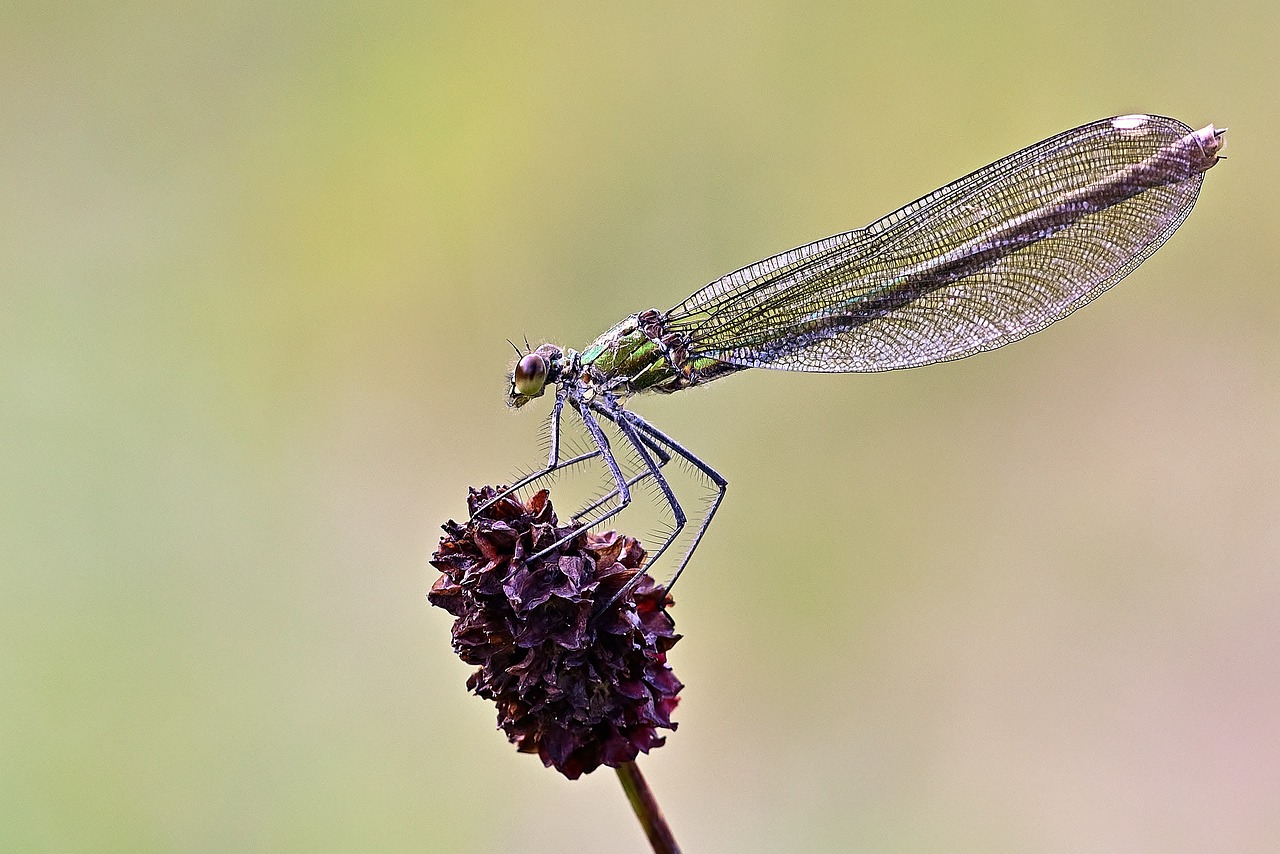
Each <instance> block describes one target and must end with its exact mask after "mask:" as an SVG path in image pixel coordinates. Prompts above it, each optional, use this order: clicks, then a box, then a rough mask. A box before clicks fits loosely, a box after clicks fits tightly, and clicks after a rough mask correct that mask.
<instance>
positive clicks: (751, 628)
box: [0, 0, 1280, 852]
mask: <svg viewBox="0 0 1280 854" xmlns="http://www.w3.org/2000/svg"><path fill="white" fill-rule="evenodd" d="M1278 35H1280V7H1278V6H1277V5H1276V4H1274V3H1270V2H1260V0H1254V2H1250V3H1242V4H1232V5H1230V6H1229V7H1223V8H1208V7H1206V6H1205V5H1204V4H1203V3H1193V2H1165V3H1158V4H1157V3H1137V2H1084V3H1078V4H1073V5H1071V6H1069V7H1067V6H1063V5H1062V4H1027V3H1009V2H990V3H954V4H945V5H943V4H919V3H914V2H894V3H882V4H841V3H828V4H822V3H801V4H792V3H787V4H783V3H778V4H761V3H754V4H738V3H707V4H684V3H656V4H641V5H640V6H635V5H634V4H607V5H606V4H590V3H581V4H573V3H536V4H533V3H530V4H499V3H479V4H474V3H448V4H440V3H420V2H409V3H405V2H386V3H373V4H349V5H344V4H327V3H315V2H306V3H302V2H287V3H273V4H267V5H265V6H264V5H263V4H256V3H240V2H212V3H198V4H197V3H185V2H178V3H174V2H167V3H158V2H145V0H144V2H126V3H115V4H88V3H9V4H6V5H5V8H4V10H3V11H0V282H2V283H3V285H2V289H3V292H2V295H0V297H2V302H0V306H2V308H0V501H2V502H3V518H2V519H0V850H4V851H23V852H26V851H58V852H69V851H94V852H100V851H128V852H146V851H157V852H159V851H192V852H197V851H209V852H224V851H271V852H277V851H299V852H302V851H305V852H320V851H334V852H339V851H341V852H347V851H386V852H399V851H406V852H408V851H413V852H423V851H431V852H436V851H440V852H470V851H481V852H503V851H514V850H520V851H525V852H566V851H573V852H577V851H582V852H594V851H642V850H645V843H644V841H643V838H642V836H641V834H640V832H639V830H638V827H637V825H636V823H635V821H634V819H633V817H632V816H631V815H630V813H629V811H628V808H627V806H626V803H625V801H624V799H623V797H622V794H621V791H620V789H619V787H618V784H617V781H616V780H615V779H614V777H613V775H612V774H610V773H608V772H601V773H597V774H594V775H591V776H590V777H588V778H585V779H583V780H581V781H578V782H574V783H570V782H568V781H565V780H563V779H561V778H560V777H559V776H558V775H556V774H554V773H553V772H550V771H547V770H544V769H543V768H542V767H541V765H540V764H539V763H538V762H537V760H536V759H534V758H531V757H528V756H521V755H517V754H516V753H515V752H514V751H513V749H512V748H511V747H510V746H509V745H508V744H507V743H506V742H505V740H504V738H503V737H502V735H501V734H500V733H498V732H496V731H495V730H494V729H493V714H494V713H493V710H492V708H491V707H490V706H489V705H487V704H485V703H484V702H482V701H480V700H477V699H476V698H474V697H471V696H469V695H467V694H466V693H465V691H464V688H463V683H464V680H465V678H466V676H467V673H468V668H467V667H466V666H464V665H463V664H461V663H460V662H459V661H458V660H457V659H456V658H454V657H453V656H452V654H451V652H450V650H449V618H448V616H447V615H446V614H445V613H444V612H442V611H438V610H436V609H431V608H428V606H427V604H426V600H425V594H426V591H427V589H428V587H429V586H430V584H431V583H432V581H433V580H434V578H435V577H436V573H435V572H434V571H433V570H432V569H431V568H430V567H429V566H428V565H427V560H428V558H429V556H430V553H431V551H432V550H433V548H434V546H435V542H436V539H437V537H438V533H439V532H438V525H439V524H440V523H442V522H443V521H445V520H446V519H447V518H449V517H458V516H460V515H461V514H462V513H464V504H463V500H464V496H465V489H466V487H467V485H468V484H478V483H485V482H496V481H500V480H503V479H505V478H506V477H508V476H509V475H510V474H511V473H512V472H514V471H515V470H516V469H518V468H520V467H522V466H527V465H530V464H533V463H535V462H536V461H537V457H538V450H537V447H538V442H537V436H536V434H537V432H538V430H539V428H540V426H541V424H542V417H543V414H544V412H545V406H543V407H538V406H531V407H528V410H529V411H521V412H519V413H512V412H509V411H508V410H507V409H506V407H505V406H504V404H503V391H504V382H505V381H504V373H505V371H506V370H507V369H508V368H509V365H510V361H511V359H512V354H511V351H510V348H509V345H508V344H507V343H506V341H505V340H504V338H507V337H510V338H513V339H517V340H518V339H520V338H521V337H522V336H524V335H528V336H529V338H530V339H531V340H533V341H535V342H536V341H538V340H542V339H550V340H554V341H557V342H560V343H562V344H566V345H572V346H580V345H582V344H584V343H586V342H588V341H590V340H591V339H592V338H593V337H594V336H595V335H596V334H598V333H599V332H601V331H602V330H604V329H605V328H607V327H608V326H609V325H611V324H612V323H614V322H615V321H617V320H618V319H620V318H621V317H623V316H625V315H626V314H628V313H630V312H633V311H636V310H639V309H644V308H648V307H655V306H656V307H660V308H666V307H668V306H670V305H672V304H674V303H675V302H677V301H678V300H680V299H682V298H683V297H684V296H686V295H687V294H688V293H690V292H692V291H693V290H695V289H696V288H698V287H700V286H701V285H702V284H703V283H705V282H707V281H709V280H711V279H713V278H716V277H718V276H720V275H721V274H723V273H725V272H727V271H729V270H732V269H735V268H736V267H738V266H741V265H743V264H746V263H749V262H752V261H755V260H757V259H759V258H761V257H764V256H765V255H768V254H772V253H774V252H777V251H780V250H784V249H787V248H790V247H792V246H794V245H797V244H800V243H803V242H807V241H809V240H812V239H815V238H817V237H820V236H825V235H828V234H832V233H835V232H838V231H844V230H847V229H849V228H854V227H857V226H860V225H863V224H865V223H867V222H870V221H871V220H873V219H875V218H877V217H879V216H880V215H882V214H884V213H887V212H888V211H890V210H892V209H894V208H895V207H897V206H899V205H900V204H902V203H905V202H907V201H909V200H911V199H913V198H915V197H916V196H918V195H921V194H923V193H925V192H927V191H929V190H932V189H933V188H935V187H937V186H940V185H941V184H943V183H945V182H947V181H949V180H951V179H953V178H955V177H958V176H960V175H962V174H964V173H966V172H968V171H970V170H971V169H974V168H976V167H978V166H981V165H983V164H985V163H987V162H989V161H991V160H994V159H996V158H997V157H999V156H1002V155H1004V154H1007V153H1009V152H1011V151H1013V150H1015V149H1017V148H1020V147H1021V146H1023V145H1026V144H1029V143H1032V142H1034V141H1036V140H1039V139H1041V138H1043V137H1046V136H1049V135H1051V134H1053V133H1056V132H1058V131H1060V130H1064V129H1066V128H1069V127H1072V126H1075V125H1077V124H1081V123H1083V122H1086V121H1089V120H1092V119H1095V118H1099V117H1103V116H1108V115H1114V114H1121V113H1129V112H1137V111H1147V112H1159V113H1164V114H1169V115H1173V116H1176V117H1178V118H1181V119H1183V120H1184V121H1187V122H1188V123H1190V124H1192V125H1195V126H1197V127H1198V126H1202V125H1204V124H1208V123H1209V122H1214V123H1216V124H1218V125H1219V126H1222V125H1227V126H1230V128H1231V133H1230V135H1229V140H1230V142H1229V145H1228V147H1227V154H1229V155H1230V160H1228V161H1227V162H1225V163H1223V164H1222V165H1220V166H1219V167H1218V168H1216V169H1214V170H1213V171H1212V172H1211V173H1210V174H1209V175H1208V176H1207V180H1206V182H1205V187H1204V191H1203V193H1202V196H1201V200H1200V202H1199V204H1198V206H1197V208H1196V210H1195V212H1194V213H1193V215H1192V216H1191V218H1190V219H1189V221H1188V222H1187V224H1186V225H1185V226H1184V227H1183V228H1182V230H1181V231H1180V232H1179V233H1178V234H1177V235H1176V236H1175V237H1174V238H1173V239H1172V240H1171V241H1170V242H1169V244H1167V245H1166V246H1165V248H1163V249H1162V250H1161V251H1160V252H1159V253H1158V254H1157V255H1155V256H1154V257H1153V258H1152V259H1150V260H1149V261H1148V262H1147V263H1146V264H1144V265H1143V266H1142V268H1141V269H1139V270H1138V271H1137V272H1136V273H1135V274H1134V275H1133V276H1131V277H1130V278H1129V279H1128V280H1126V281H1125V282H1124V283H1123V284H1122V285H1121V286H1120V287H1118V288H1116V289H1115V290H1114V291H1112V292H1111V293H1109V294H1108V295H1106V296H1105V297H1104V298H1103V299H1101V300H1099V301H1098V302H1096V303H1094V304H1092V305H1090V306H1088V307H1087V308H1086V309H1084V310H1083V311H1081V312H1080V313H1079V314H1078V315H1076V316H1074V317H1072V318H1071V319H1069V320H1068V321H1066V322H1064V323H1061V324H1059V325H1057V326H1055V327H1053V328H1052V329H1051V330H1048V331H1046V332H1045V333H1043V334H1040V335H1037V336H1034V337H1033V338H1031V339H1028V340H1026V341H1024V342H1021V343H1019V344H1017V345H1015V346H1012V347H1008V348H1006V349H1004V350H1001V351H998V352H995V353H990V354H986V355H982V356H979V357H976V358H972V359H967V360H963V361H961V362H957V363H952V364H946V365H941V366H935V367H932V368H929V369H924V370H916V371H906V372H899V373H894V374H886V375H875V376H802V375H794V374H783V373H774V372H768V371H756V372H751V373H749V374H744V375H741V376H738V377H734V378H731V379H728V380H725V381H724V382H723V383H718V384H716V385H713V386H711V387H709V388H707V389H704V390H701V391H697V392H692V393H687V394H682V395H678V396H675V397H672V398H664V399H655V400H641V401H637V402H636V403H635V407H636V409H637V410H638V411H641V412H643V413H644V414H645V415H646V416H648V417H650V418H652V419H653V420H654V421H655V423H657V424H659V425H661V426H663V427H665V428H666V429H668V430H669V431H670V432H671V433H673V434H674V435H676V436H679V437H682V438H683V439H684V440H685V441H687V443H688V444H689V445H690V446H691V447H692V448H694V449H695V450H697V451H699V452H700V453H702V454H703V455H704V456H705V457H707V458H708V459H709V460H710V461H712V462H713V463H714V464H716V465H717V466H718V467H719V468H720V469H721V470H722V471H723V472H725V473H726V474H727V475H728V476H729V478H730V479H731V480H732V483H733V486H732V489H731V491H730V493H729V500H728V502H727V503H726V504H725V506H724V508H723V511H722V516H721V518H720V519H719V522H718V524H717V525H716V526H715V527H714V528H713V529H712V532H711V535H710V536H709V538H708V539H707V541H706V543H705V545H704V548H703V550H702V551H701V552H700V554H699V555H698V559H697V560H696V561H695V563H694V565H693V566H692V568H691V569H690V571H689V572H688V574H687V575H686V577H685V579H684V580H683V581H682V582H681V587H680V588H679V589H678V591H677V592H678V594H679V596H678V598H679V606H678V610H677V614H678V616H679V618H680V627H681V630H682V631H683V632H684V633H685V635H686V637H685V640H684V641H683V642H682V643H681V645H680V646H679V647H678V648H677V649H676V651H675V652H674V653H673V663H674V666H675V668H676V671H677V673H678V674H679V675H680V676H681V677H682V678H683V679H684V681H685V682H686V683H687V684H688V687H687V689H686V691H685V694H684V701H683V703H682V705H681V707H680V709H679V714H678V719H679V721H680V730H679V731H678V732H677V733H675V734H674V735H672V737H671V739H670V742H669V744H668V745H667V746H666V747H665V748H663V749H661V750H659V751H657V752H655V753H654V754H653V755H652V756H650V757H648V758H647V759H645V760H643V766H642V767H643V768H644V770H645V771H646V773H647V774H648V775H649V777H650V781H651V782H652V784H653V785H654V787H655V789H656V790H657V793H658V795H659V797H660V798H661V799H662V801H663V803H664V805H665V807H666V809H667V811H668V814H669V817H670V819H671V821H672V823H673V825H674V828H675V830H676V832H677V834H678V836H679V837H680V839H681V841H682V842H683V843H684V845H685V847H686V850H689V851H724V852H750V851H761V852H765V851H767V852H774V851H804V852H808V851H851V850H866V851H883V852H890V851H901V852H915V851H947V852H958V851H975V852H995V851H1008V852H1030V851H1036V852H1058V851H1061V852H1077V851H1117V852H1135V851H1159V852H1178V851H1185V852H1200V851H1209V850H1214V851H1233V852H1263V851H1274V850H1280V808H1278V807H1280V640H1277V637H1278V632H1277V628H1276V627H1277V625H1280V525H1278V524H1277V523H1278V522H1280V443H1278V442H1277V436H1278V435H1280V336H1278V335H1277V327H1278V325H1280V295H1278V293H1277V287H1276V283H1277V273H1276V271H1277V269H1278V268H1280V249H1278V245H1277V244H1278V241H1277V236H1276V235H1277V232H1278V231H1280V209H1278V208H1277V205H1276V200H1275V192H1274V191H1275V188H1276V186H1277V177H1278V173H1280V166H1278V165H1277V163H1278V161H1277V158H1276V156H1275V153H1276V145H1275V140H1276V139H1277V138H1280V110H1278V108H1277V105H1276V99H1275V94H1276V84H1277V79H1278V78H1280V73H1278V72H1280V62H1278V61H1277V43H1278V42H1277V37H1278ZM534 410H539V411H534ZM624 527H625V526H624Z"/></svg>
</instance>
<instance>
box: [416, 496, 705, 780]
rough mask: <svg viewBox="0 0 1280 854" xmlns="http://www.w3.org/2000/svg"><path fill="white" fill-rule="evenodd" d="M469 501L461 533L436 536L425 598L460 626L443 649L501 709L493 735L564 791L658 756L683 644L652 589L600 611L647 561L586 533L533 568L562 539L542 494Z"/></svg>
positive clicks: (642, 584) (650, 585)
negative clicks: (567, 785) (599, 773)
mask: <svg viewBox="0 0 1280 854" xmlns="http://www.w3.org/2000/svg"><path fill="white" fill-rule="evenodd" d="M498 494H499V493H498V491H497V490H495V489H493V488H492V487H484V488H483V489H480V490H475V489H473V490H471V493H470V495H469V497H468V509H469V510H470V511H471V516H472V518H471V521H469V522H468V523H467V524H466V525H459V524H458V523H457V522H453V521H450V522H449V523H448V524H447V525H445V526H444V530H445V536H444V537H442V538H441V540H440V548H439V550H438V551H437V552H436V554H435V556H434V558H433V560H432V561H431V564H432V566H434V567H436V568H437V569H439V570H440V571H441V572H442V573H444V574H443V575H442V576H441V577H440V579H439V580H438V581H436V583H435V584H434V585H433V586H432V588H431V593H430V594H428V596H427V598H428V600H429V601H430V602H431V604H433V605H437V606H439V607H441V608H444V609H445V610H446V611H448V612H449V613H450V614H453V615H454V616H455V617H457V620H455V621H454V624H453V649H454V652H456V653H457V654H458V656H459V657H460V658H461V659H462V660H463V661H465V662H467V663H468V664H476V665H479V669H478V670H477V671H476V672H475V673H473V674H471V678H470V679H468V680H467V687H468V688H470V689H471V690H472V691H474V692H475V693H476V694H478V695H480V696H481V697H485V698H487V699H490V700H493V701H494V703H496V704H497V706H498V725H499V726H500V727H501V728H502V729H503V730H504V731H505V732H506V733H507V737H508V738H509V739H511V741H512V743H513V744H515V745H516V747H517V749H519V750H520V751H522V752H524V753H537V754H538V755H539V756H540V757H542V762H543V764H545V765H547V766H552V765H554V766H555V768H556V770H557V771H559V772H560V773H561V774H564V775H565V776H566V777H568V778H569V779H577V778H578V777H579V776H581V775H582V774H586V773H590V772H591V771H594V770H595V769H596V768H597V767H599V766H600V765H609V766H611V767H615V768H616V767H618V766H619V765H621V764H623V763H624V762H630V761H632V760H633V759H635V758H636V755H637V754H638V753H640V752H645V753H648V752H649V750H650V749H651V748H654V747H661V746H662V744H663V743H665V741H666V738H665V737H664V736H659V735H658V733H657V731H658V729H660V728H661V729H671V730H674V729H675V728H676V724H674V723H672V721H671V712H672V710H673V709H674V708H675V706H676V703H677V702H679V698H678V697H677V696H676V695H677V694H678V693H679V692H680V689H681V688H683V687H684V686H683V685H682V684H680V680H678V679H676V677H675V674H674V673H672V672H671V668H670V667H668V666H667V650H668V649H670V648H671V647H672V646H674V645H675V643H676V641H678V640H679V639H680V636H679V635H677V634H675V632H674V631H673V629H672V626H671V621H670V620H669V619H668V618H667V616H666V614H665V613H663V608H664V606H666V607H670V605H671V604H672V603H671V599H670V598H669V597H668V596H666V595H665V592H664V591H663V590H662V588H660V587H659V586H658V585H657V584H655V583H654V581H653V579H652V578H650V577H649V576H647V575H645V576H643V577H642V578H641V579H640V581H639V582H638V583H637V584H636V585H635V587H634V588H633V589H632V590H631V591H630V592H629V593H628V594H627V595H625V596H623V597H622V598H621V599H619V600H618V601H617V602H615V603H614V604H613V605H611V606H609V608H608V609H607V610H606V611H604V612H602V613H599V614H597V613H596V610H597V608H598V607H599V606H601V605H603V604H604V603H607V602H608V601H609V599H610V598H611V597H612V596H613V595H614V594H615V593H617V592H618V590H620V589H621V588H622V586H623V585H624V584H625V583H626V582H627V581H628V580H630V579H631V578H633V577H634V576H635V574H636V573H637V572H639V571H640V568H641V567H642V566H643V565H644V559H645V551H644V549H643V548H641V547H640V543H639V542H637V541H636V540H635V539H633V538H632V537H627V536H623V535H621V534H619V533H617V532H615V531H609V532H607V533H604V534H593V533H586V534H583V535H581V536H578V537H575V538H574V539H572V540H570V541H569V542H568V543H566V544H565V545H563V546H561V547H559V548H558V549H557V550H554V551H552V552H551V553H549V554H547V555H546V556H544V557H540V558H538V559H537V560H535V561H533V562H531V563H530V562H527V557H528V556H529V555H533V554H536V553H537V552H538V551H540V550H541V549H543V548H546V547H547V546H549V545H550V544H551V543H553V542H555V541H556V540H558V539H560V537H562V536H565V535H566V534H568V533H569V531H570V530H571V529H570V528H568V527H560V526H559V525H558V524H557V522H556V517H555V513H554V511H553V510H552V509H551V501H550V499H549V498H548V494H547V491H546V490H543V491H541V492H539V493H537V494H536V495H534V496H533V497H532V498H531V499H530V500H529V502H528V503H527V504H525V503H523V502H522V501H520V500H519V499H518V498H517V497H515V496H514V495H511V496H505V497H503V498H501V499H500V500H498V501H496V502H494V503H493V504H492V505H491V506H489V507H487V508H486V509H484V510H483V511H482V512H480V513H479V514H478V515H477V514H476V512H475V511H476V508H478V507H480V506H482V505H484V504H485V503H486V502H488V501H489V500H491V499H492V498H493V497H494V496H495V495H498Z"/></svg>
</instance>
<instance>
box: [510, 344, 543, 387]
mask: <svg viewBox="0 0 1280 854" xmlns="http://www.w3.org/2000/svg"><path fill="white" fill-rule="evenodd" d="M546 383H547V360H546V359H544V358H542V357H541V356H539V355H538V354H537V353H530V354H529V355H527V356H525V357H524V358H523V359H521V360H520V361H519V362H518V363H517V364H516V370H515V373H514V374H513V375H512V377H511V384H512V385H514V386H515V389H516V392H517V393H519V394H522V395H524V396H525V397H536V396H537V395H539V394H542V387H543V386H544V385H546Z"/></svg>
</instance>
